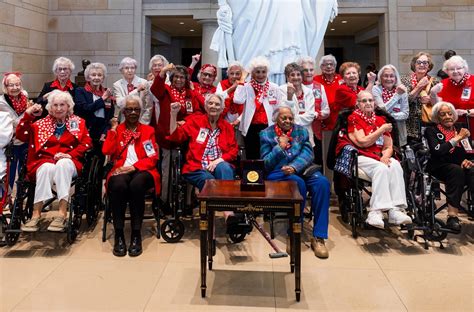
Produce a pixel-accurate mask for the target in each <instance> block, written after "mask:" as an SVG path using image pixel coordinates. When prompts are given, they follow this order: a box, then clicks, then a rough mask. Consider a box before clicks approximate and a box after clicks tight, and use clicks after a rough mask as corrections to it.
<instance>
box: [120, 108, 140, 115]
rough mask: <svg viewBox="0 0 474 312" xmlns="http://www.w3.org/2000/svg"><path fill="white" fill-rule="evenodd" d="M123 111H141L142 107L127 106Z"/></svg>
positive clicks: (128, 112)
mask: <svg viewBox="0 0 474 312" xmlns="http://www.w3.org/2000/svg"><path fill="white" fill-rule="evenodd" d="M123 111H124V112H125V113H127V114H130V113H133V112H137V113H139V112H140V111H141V108H140V107H127V108H124V110H123Z"/></svg>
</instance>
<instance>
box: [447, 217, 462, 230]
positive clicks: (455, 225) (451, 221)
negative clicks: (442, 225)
mask: <svg viewBox="0 0 474 312" xmlns="http://www.w3.org/2000/svg"><path fill="white" fill-rule="evenodd" d="M446 227H447V228H448V229H450V230H452V231H454V232H458V233H459V232H461V224H460V223H459V218H458V217H455V216H450V217H448V221H446Z"/></svg>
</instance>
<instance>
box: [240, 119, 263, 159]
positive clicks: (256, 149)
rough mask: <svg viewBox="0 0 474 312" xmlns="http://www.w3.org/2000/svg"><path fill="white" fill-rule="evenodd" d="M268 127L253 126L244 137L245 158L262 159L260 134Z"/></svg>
mask: <svg viewBox="0 0 474 312" xmlns="http://www.w3.org/2000/svg"><path fill="white" fill-rule="evenodd" d="M267 127H268V126H267V125H262V124H251V125H250V127H249V130H248V131H247V135H246V136H245V137H244V143H245V156H246V158H247V159H260V132H261V131H262V130H264V129H265V128H267Z"/></svg>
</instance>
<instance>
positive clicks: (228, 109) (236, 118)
mask: <svg viewBox="0 0 474 312" xmlns="http://www.w3.org/2000/svg"><path fill="white" fill-rule="evenodd" d="M245 76H246V75H244V66H243V65H242V63H240V62H238V61H233V62H230V63H229V65H228V67H227V79H224V80H222V81H221V82H219V84H218V85H217V88H216V94H220V95H222V96H223V97H224V100H225V108H224V111H223V116H224V117H225V118H226V119H227V120H228V121H229V122H231V123H232V125H234V126H237V125H238V124H239V123H240V115H241V114H242V111H243V109H244V108H243V106H242V105H237V104H235V103H234V92H235V89H237V86H238V85H239V83H241V82H243V79H245Z"/></svg>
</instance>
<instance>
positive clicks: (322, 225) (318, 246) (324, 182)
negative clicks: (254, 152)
mask: <svg viewBox="0 0 474 312" xmlns="http://www.w3.org/2000/svg"><path fill="white" fill-rule="evenodd" d="M272 117H273V121H274V122H275V125H272V126H270V127H268V128H267V129H265V130H263V131H262V132H261V133H260V141H261V143H260V144H261V148H260V151H261V155H262V159H263V160H264V162H265V169H266V170H267V172H268V175H267V179H268V180H276V181H296V183H297V184H298V189H299V191H300V193H301V196H302V197H303V205H301V208H302V209H303V207H305V205H304V203H306V193H307V192H309V194H310V196H311V210H312V212H313V216H314V222H313V223H314V226H313V238H312V239H311V248H313V251H314V254H315V255H316V257H319V258H327V257H328V256H329V253H328V250H327V248H326V245H325V243H324V239H327V238H328V222H329V197H330V185H329V181H328V179H327V178H326V177H325V176H323V175H322V174H321V173H320V172H318V171H316V172H313V173H309V174H303V173H304V171H305V169H306V168H308V167H309V166H310V165H311V164H312V162H313V150H312V148H311V144H310V143H309V136H308V131H307V130H306V129H305V128H303V127H302V126H298V125H295V124H294V120H295V116H294V115H293V112H292V109H291V108H290V107H287V106H280V107H278V108H276V109H275V110H274V112H273V116H272Z"/></svg>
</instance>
